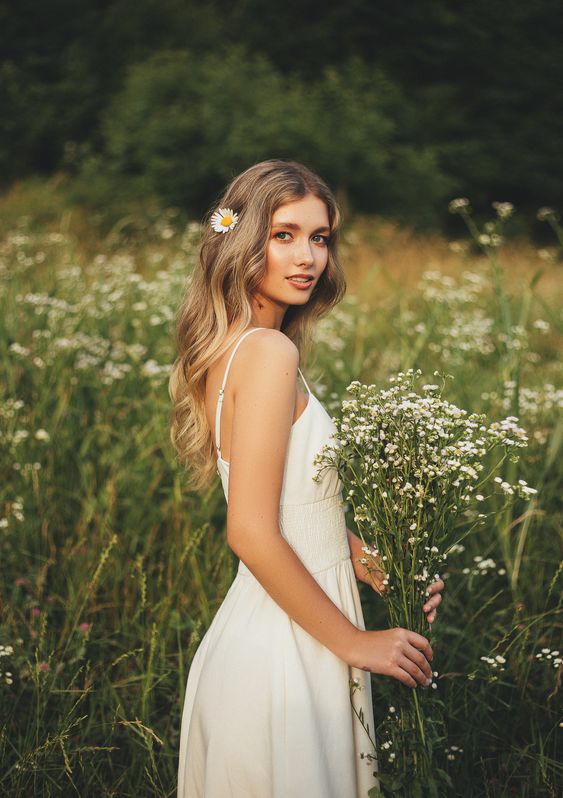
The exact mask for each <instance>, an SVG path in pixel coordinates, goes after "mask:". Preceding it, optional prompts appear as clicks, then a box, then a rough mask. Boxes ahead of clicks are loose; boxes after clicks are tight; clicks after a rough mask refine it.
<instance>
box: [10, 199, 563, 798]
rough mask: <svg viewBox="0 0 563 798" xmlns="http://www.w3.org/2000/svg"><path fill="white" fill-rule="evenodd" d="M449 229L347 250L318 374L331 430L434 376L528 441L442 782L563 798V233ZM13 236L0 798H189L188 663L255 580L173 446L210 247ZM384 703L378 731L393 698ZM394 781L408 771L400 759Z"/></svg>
mask: <svg viewBox="0 0 563 798" xmlns="http://www.w3.org/2000/svg"><path fill="white" fill-rule="evenodd" d="M13 207H15V205H14V204H13V205H12V208H13ZM4 210H6V208H4ZM453 210H456V208H454V209H453ZM457 211H458V213H461V217H463V219H465V222H466V225H465V226H464V225H463V223H462V221H463V219H462V218H460V219H459V222H460V225H459V237H458V239H457V240H455V241H447V240H446V239H445V238H443V237H440V236H425V237H423V236H421V235H415V234H414V233H411V232H409V231H408V230H405V229H401V228H399V227H397V226H395V225H393V224H391V223H389V222H384V221H382V220H378V219H374V218H363V219H362V218H358V219H356V220H355V221H353V222H351V223H350V224H349V225H348V226H347V227H346V228H345V230H344V234H343V244H342V256H343V262H344V266H345V271H346V275H347V280H348V292H347V295H346V297H345V299H344V300H343V302H342V303H341V304H340V305H339V306H338V307H337V308H336V309H334V310H333V312H332V313H331V314H330V316H328V317H327V318H325V319H323V320H322V321H321V322H320V323H319V326H318V329H317V333H316V337H315V343H314V347H313V349H312V352H311V356H310V357H309V359H308V362H306V363H304V364H302V367H303V370H304V371H305V374H306V376H307V378H308V381H309V383H310V385H311V388H312V390H313V391H314V392H315V393H316V395H317V396H318V397H319V398H320V399H321V401H323V402H324V404H325V406H326V408H327V409H328V410H329V412H336V411H337V408H338V405H339V402H340V400H341V399H342V398H343V397H344V396H345V393H346V387H347V385H348V384H349V383H350V382H351V381H352V380H354V379H357V380H361V381H363V382H373V383H376V384H378V385H381V386H382V387H383V386H384V385H385V384H386V383H387V379H388V376H389V374H391V373H392V372H396V371H398V370H400V369H402V370H406V369H408V368H420V369H421V370H422V372H423V375H425V377H427V378H428V381H429V382H432V375H433V373H434V371H435V370H437V369H438V370H440V371H443V372H446V373H448V374H450V375H452V377H453V379H452V380H450V381H449V385H448V389H447V398H448V399H449V400H450V401H453V402H455V403H457V404H459V406H461V407H464V408H466V409H468V410H470V411H477V412H485V413H487V416H488V417H490V418H491V419H493V418H502V417H505V416H507V415H513V416H515V417H517V418H518V419H519V423H520V424H521V426H523V427H524V428H525V429H526V431H527V435H528V439H529V442H528V447H527V448H526V449H524V450H523V451H522V453H521V455H520V458H519V460H518V461H517V462H512V461H509V462H507V463H506V464H505V466H503V467H505V469H506V477H507V479H508V478H509V481H511V482H514V481H517V480H518V479H522V480H525V481H526V483H527V484H529V485H530V486H533V487H534V488H535V489H536V490H537V491H538V492H537V494H535V495H534V497H533V498H532V500H531V501H527V502H525V501H523V500H522V499H521V498H519V497H518V496H512V497H508V500H506V497H504V499H503V503H502V505H501V504H499V501H500V499H499V497H498V495H496V494H491V495H490V496H487V498H486V502H488V503H490V504H491V505H492V506H495V503H497V504H498V508H497V509H498V512H496V514H495V517H494V523H491V524H490V525H486V526H485V527H484V528H480V529H479V531H476V532H475V533H474V534H472V535H471V536H470V537H469V538H467V540H466V541H465V542H464V544H463V545H461V546H458V547H456V549H455V550H454V551H452V552H451V553H450V556H449V557H448V561H447V566H446V569H445V573H444V576H445V579H446V590H445V592H444V602H443V604H442V606H441V608H440V610H439V614H438V619H437V621H436V624H435V626H434V638H433V640H434V642H433V647H434V652H435V661H436V662H437V663H439V668H438V670H439V677H438V679H437V682H438V693H439V695H440V696H441V699H442V701H443V705H444V714H445V717H446V719H447V724H446V731H445V737H444V740H443V765H442V767H443V768H444V770H445V771H446V772H447V773H448V774H449V776H450V778H451V781H452V784H453V785H454V786H453V788H452V790H451V795H455V796H463V798H473V797H474V796H475V798H477V796H479V797H481V796H483V797H484V796H487V798H505V797H506V798H507V797H508V796H518V797H519V798H520V796H522V798H537V797H538V796H550V797H553V798H555V797H556V796H559V795H560V794H561V788H562V784H563V779H562V772H561V771H562V766H561V753H560V751H561V746H560V743H559V739H560V737H561V735H562V734H563V728H562V725H563V724H561V720H560V714H558V705H559V707H560V688H561V674H562V673H563V669H562V668H561V667H560V666H561V664H562V663H563V659H562V657H563V654H562V653H561V652H562V650H563V642H562V637H561V627H562V618H561V600H560V597H561V584H562V570H563V569H562V562H561V525H560V523H561V506H560V501H559V499H560V492H561V451H560V447H561V439H562V436H563V425H562V422H561V418H560V413H559V411H560V408H561V405H562V400H563V392H562V390H561V387H560V386H561V361H560V359H559V358H558V353H559V351H560V345H561V332H562V328H563V315H562V312H561V308H562V307H563V305H562V302H561V300H562V298H563V283H562V280H561V270H562V257H561V249H562V239H561V229H560V227H559V226H558V223H557V220H556V218H555V216H554V215H553V214H549V213H548V214H544V220H545V221H546V223H550V224H551V226H552V228H553V244H549V245H547V246H545V247H540V248H538V247H536V246H534V245H533V244H532V243H530V242H527V241H520V240H511V239H510V237H508V238H506V237H505V234H504V233H503V228H504V225H505V224H506V225H508V224H509V217H510V215H511V212H510V213H509V212H508V209H506V208H505V211H504V212H503V211H502V209H500V208H497V209H496V210H491V218H490V219H489V220H488V221H487V222H482V223H481V224H480V225H479V227H476V226H475V222H474V220H473V218H472V216H471V214H470V213H469V211H468V210H467V209H466V208H465V207H464V206H461V207H459V208H457ZM503 213H504V215H503ZM6 219H8V221H7V222H6V221H5V222H4V226H3V229H2V230H1V236H2V237H1V241H0V374H1V381H0V452H1V462H0V468H1V479H0V551H1V557H0V575H1V579H0V724H1V726H0V761H1V762H2V768H1V773H0V794H2V795H6V796H14V797H15V796H18V797H19V796H22V797H25V798H28V797H29V796H59V795H62V796H71V795H77V796H96V798H98V797H100V798H101V797H102V796H104V797H105V796H108V797H109V796H173V795H175V779H176V768H177V749H178V742H179V726H180V715H181V708H182V703H183V699H184V690H185V683H186V677H187V672H188V669H189V665H190V661H191V658H192V656H193V653H194V651H195V648H196V647H197V644H198V643H199V641H200V639H201V637H202V636H203V634H204V633H205V630H206V628H207V627H208V625H209V623H210V622H211V620H212V618H213V615H214V613H215V611H216V610H217V608H218V606H219V604H220V602H221V600H222V598H223V596H224V595H225V593H226V591H227V589H228V587H229V585H230V583H231V581H232V580H233V578H234V575H235V570H236V565H237V562H236V558H235V557H234V555H233V554H232V552H231V551H230V550H229V549H228V547H227V546H226V542H225V534H224V524H225V503H224V498H223V495H222V491H221V487H220V484H219V479H218V477H217V480H216V482H215V484H214V485H213V486H212V487H211V488H210V489H209V490H208V491H206V492H203V493H200V494H193V493H190V492H188V491H187V490H186V488H185V474H184V473H183V471H182V469H181V468H180V467H179V466H178V464H177V463H176V461H175V456H174V452H173V449H172V447H171V444H170V442H169V432H168V421H169V409H170V401H169V397H168V386H167V381H168V375H169V373H170V367H171V363H172V361H173V359H174V315H175V311H176V308H177V305H178V303H179V300H180V297H181V294H182V292H183V290H184V286H185V282H186V278H187V277H188V275H189V273H190V270H191V269H192V267H193V264H194V259H195V258H196V254H197V242H198V236H199V225H198V224H197V223H196V222H187V223H186V221H185V220H183V219H182V217H181V214H179V212H178V211H177V210H176V209H174V208H168V209H164V210H162V211H161V212H159V213H155V214H154V216H153V217H152V218H151V219H149V220H148V221H146V222H145V223H144V224H143V225H136V224H135V223H134V220H131V219H123V220H121V222H120V223H117V224H116V225H114V226H113V227H112V229H111V230H109V231H106V233H105V234H104V235H103V236H98V237H96V236H95V235H94V234H92V233H91V232H90V231H89V229H88V225H87V220H86V218H85V216H84V214H80V213H79V212H77V213H70V212H61V214H60V215H57V214H55V218H54V219H53V218H50V219H44V218H41V216H40V215H37V216H34V214H33V212H32V213H29V212H28V213H27V214H25V213H24V211H23V210H22V208H20V206H17V208H16V211H14V212H13V213H12V214H11V215H10V214H6V215H5V220H6ZM348 526H349V527H350V528H354V523H353V518H351V517H348ZM361 595H362V599H363V604H364V611H365V616H366V623H367V625H368V627H370V628H377V627H378V624H381V622H382V618H383V612H382V607H381V600H380V599H378V598H377V596H375V594H373V592H372V591H369V589H367V588H365V586H364V585H361ZM225 678H226V679H228V673H226V674H225ZM372 683H373V692H374V702H375V717H376V722H377V720H378V719H379V720H381V721H383V719H384V716H385V714H386V713H387V708H388V706H389V703H390V701H391V700H392V696H393V691H394V690H396V689H397V685H396V683H395V684H391V683H390V682H389V680H386V679H384V678H380V677H377V678H376V677H373V679H372ZM327 701H330V696H327ZM217 767H221V762H217ZM380 767H381V769H382V771H383V772H391V770H392V764H391V763H390V762H389V761H388V758H387V757H386V755H385V752H384V751H381V755H380ZM389 794H391V793H389ZM343 798H345V797H344V796H343Z"/></svg>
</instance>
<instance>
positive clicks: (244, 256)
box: [168, 160, 346, 489]
mask: <svg viewBox="0 0 563 798" xmlns="http://www.w3.org/2000/svg"><path fill="white" fill-rule="evenodd" d="M309 194H312V195H313V196H315V197H318V198H319V199H321V200H322V201H323V202H324V203H325V204H326V207H327V211H328V218H329V225H330V237H329V243H328V262H327V266H326V268H325V270H324V271H323V273H322V275H321V277H320V278H319V280H318V282H317V284H316V286H315V288H314V289H313V291H312V293H311V297H310V299H309V301H308V302H307V303H306V304H305V305H290V306H289V307H288V309H287V311H286V313H285V315H284V319H283V322H282V325H281V331H282V332H284V333H285V334H286V335H287V336H288V338H290V339H291V340H292V341H293V342H294V344H295V345H296V346H297V348H298V349H299V351H300V354H301V355H302V356H306V354H307V352H308V350H309V347H310V343H311V337H312V332H313V328H314V323H315V322H316V320H317V319H320V318H321V317H322V316H324V315H326V313H328V311H329V310H330V309H331V308H332V307H333V306H334V305H336V304H337V303H338V302H339V301H340V300H341V299H342V297H343V296H344V293H345V291H346V281H345V278H344V274H343V271H342V267H341V265H340V262H339V259H338V253H337V238H338V228H339V225H340V211H339V209H338V205H337V203H336V200H335V198H334V196H333V194H332V192H331V191H330V189H329V188H328V186H327V185H326V184H325V183H324V182H323V181H322V180H321V178H320V177H318V176H317V175H316V174H315V173H314V172H312V171H311V170H310V169H308V168H307V167H305V166H303V165H302V164H300V163H297V162H295V161H283V160H268V161H262V162H261V163H258V164H255V165H254V166H251V167H250V168H249V169H247V170H246V171H244V172H242V173H241V174H240V175H238V176H237V177H235V178H234V179H233V180H232V181H231V183H230V184H229V185H228V186H227V188H226V190H225V192H224V193H223V195H222V196H221V197H220V199H219V201H218V203H216V204H215V205H214V207H213V208H212V209H211V210H210V211H209V213H208V214H207V216H206V218H205V220H204V225H203V234H202V240H201V247H200V253H199V261H198V263H197V265H196V267H195V269H194V271H193V274H192V275H191V278H190V279H189V280H188V284H187V286H186V290H185V293H184V296H183V298H182V301H181V304H180V306H179V308H178V312H177V314H176V348H177V358H176V360H175V362H174V365H173V368H172V373H171V375H170V381H169V386H168V390H169V394H170V398H171V400H172V405H173V406H172V411H171V422H170V439H171V441H172V445H173V446H174V448H175V449H176V452H177V458H178V460H179V461H180V462H181V463H182V464H183V465H185V466H186V468H187V469H188V487H189V488H190V489H200V488H203V487H206V486H208V485H209V484H210V482H211V480H212V477H213V474H214V472H215V471H216V454H215V445H214V441H213V438H212V432H211V429H210V428H209V423H208V421H207V415H206V412H205V381H206V377H207V371H208V369H209V368H210V367H211V366H212V364H213V363H215V362H216V361H217V360H218V359H219V358H220V357H221V356H222V355H223V354H224V353H225V352H226V351H227V350H228V349H229V347H230V346H231V345H232V344H233V343H234V342H235V340H237V339H238V337H239V336H240V335H241V334H242V333H243V332H244V330H245V329H246V328H247V327H249V326H251V324H252V305H251V299H252V296H253V294H254V293H255V292H256V291H257V290H258V289H259V287H260V284H261V282H262V278H263V276H264V273H265V268H266V248H267V244H268V239H269V235H270V229H271V220H272V216H273V214H274V212H275V211H276V210H277V209H278V208H279V207H280V206H281V205H285V204H286V203H288V202H293V201H295V200H298V199H302V198H303V197H305V196H307V195H309ZM217 207H221V208H223V207H226V208H231V209H233V210H234V211H235V212H236V213H238V215H239V219H238V223H237V225H236V227H235V228H234V229H233V230H231V231H229V232H228V233H224V234H223V233H216V232H214V230H213V228H212V227H211V225H210V216H211V213H212V212H213V211H214V210H216V209H217Z"/></svg>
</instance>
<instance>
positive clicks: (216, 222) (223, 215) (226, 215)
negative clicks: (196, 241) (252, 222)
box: [211, 208, 238, 233]
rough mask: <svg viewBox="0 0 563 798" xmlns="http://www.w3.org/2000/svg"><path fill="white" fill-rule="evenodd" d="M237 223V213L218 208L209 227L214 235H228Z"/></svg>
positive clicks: (229, 209) (228, 209)
mask: <svg viewBox="0 0 563 798" xmlns="http://www.w3.org/2000/svg"><path fill="white" fill-rule="evenodd" d="M237 222H238V213H235V212H234V211H233V210H232V209H231V208H219V210H218V211H215V213H214V214H213V216H212V217H211V227H212V228H213V229H214V230H215V232H216V233H228V232H229V230H232V229H233V227H234V226H235V224H236V223H237Z"/></svg>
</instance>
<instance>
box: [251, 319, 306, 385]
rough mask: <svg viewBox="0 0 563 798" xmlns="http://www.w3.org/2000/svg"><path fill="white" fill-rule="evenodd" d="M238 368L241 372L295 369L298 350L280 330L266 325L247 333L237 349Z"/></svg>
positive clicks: (297, 360) (297, 363) (297, 364)
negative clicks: (241, 344) (250, 333)
mask: <svg viewBox="0 0 563 798" xmlns="http://www.w3.org/2000/svg"><path fill="white" fill-rule="evenodd" d="M237 359H238V360H239V367H240V368H239V369H237V371H238V372H239V373H240V372H243V373H253V372H257V373H259V374H260V373H264V374H265V373H266V372H271V371H273V372H275V371H280V370H281V369H292V368H295V369H296V370H297V368H298V366H299V350H298V348H297V347H296V345H295V344H294V343H293V341H292V340H291V339H290V338H288V337H287V335H285V333H283V332H281V330H274V329H270V328H268V327H261V328H258V329H256V330H255V332H253V333H252V335H247V336H246V338H245V340H244V342H243V346H241V347H240V349H239V356H238V358H237Z"/></svg>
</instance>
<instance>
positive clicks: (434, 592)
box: [422, 579, 445, 624]
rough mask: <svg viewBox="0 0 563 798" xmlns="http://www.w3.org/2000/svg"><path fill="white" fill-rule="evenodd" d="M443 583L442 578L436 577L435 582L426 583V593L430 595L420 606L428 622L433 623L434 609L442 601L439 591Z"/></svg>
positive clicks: (434, 618)
mask: <svg viewBox="0 0 563 798" xmlns="http://www.w3.org/2000/svg"><path fill="white" fill-rule="evenodd" d="M444 587H445V584H444V580H443V579H438V580H437V581H436V582H432V584H430V585H428V588H427V593H428V595H429V596H430V598H429V599H428V601H427V602H426V604H424V606H423V607H422V609H423V610H424V612H425V613H427V615H426V620H427V621H428V623H429V624H432V623H434V621H435V620H436V610H437V607H438V605H439V604H440V602H441V601H442V596H441V591H442V590H443V589H444Z"/></svg>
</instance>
